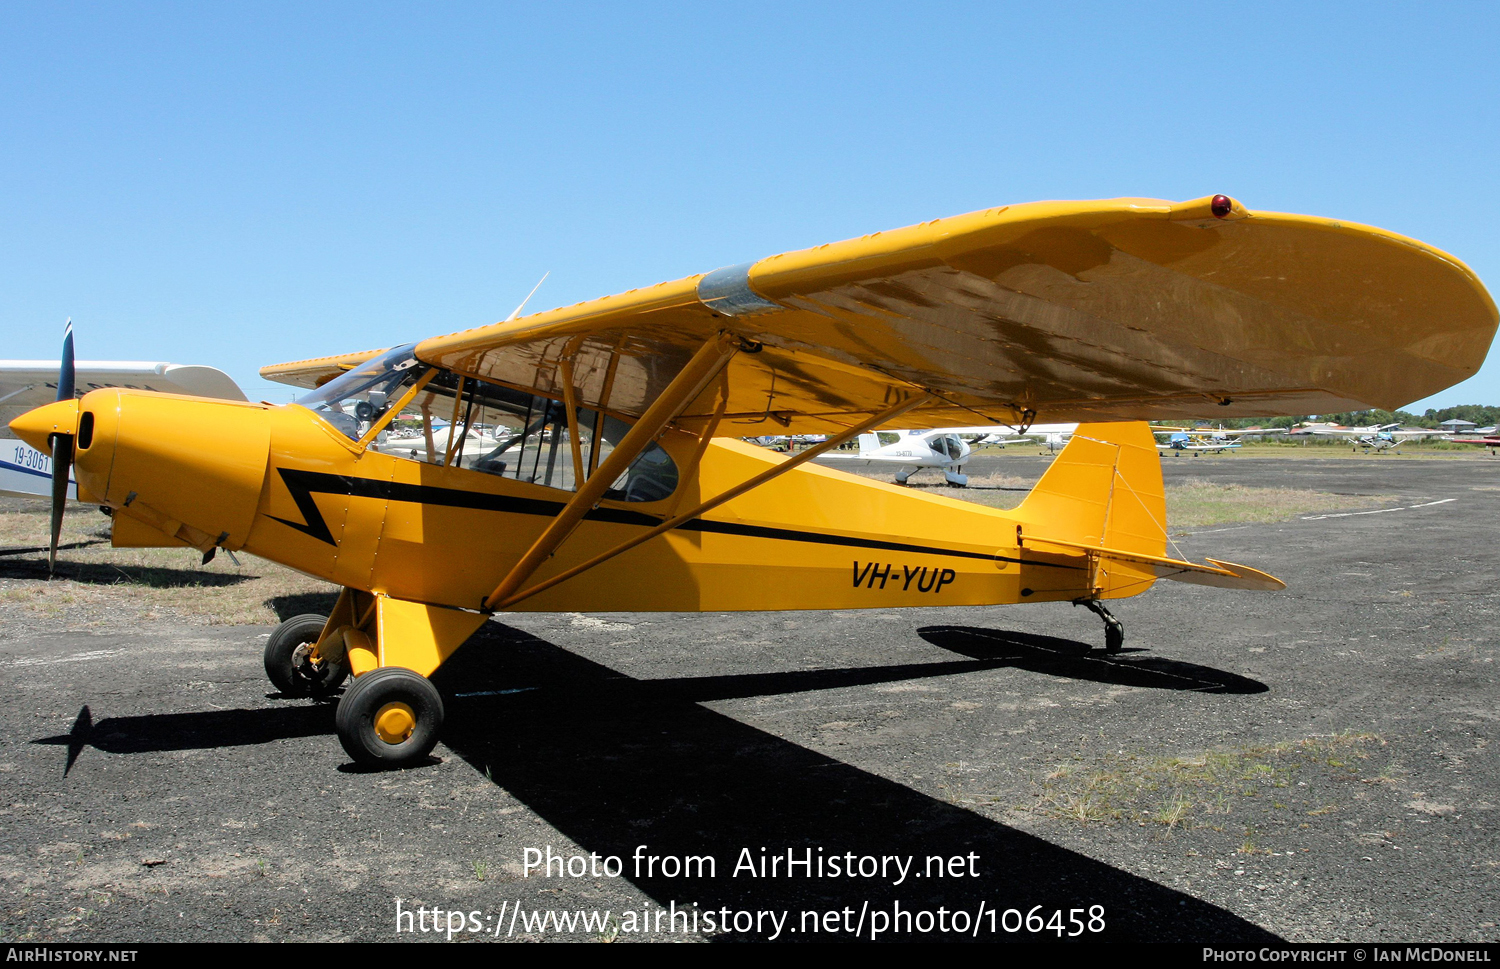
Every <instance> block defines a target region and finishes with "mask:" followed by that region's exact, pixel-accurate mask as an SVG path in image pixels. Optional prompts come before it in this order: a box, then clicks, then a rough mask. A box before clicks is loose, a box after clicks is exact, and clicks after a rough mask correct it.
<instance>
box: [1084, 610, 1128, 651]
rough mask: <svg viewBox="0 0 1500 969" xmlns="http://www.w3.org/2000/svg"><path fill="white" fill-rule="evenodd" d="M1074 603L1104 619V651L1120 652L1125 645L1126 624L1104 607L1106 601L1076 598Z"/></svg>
mask: <svg viewBox="0 0 1500 969" xmlns="http://www.w3.org/2000/svg"><path fill="white" fill-rule="evenodd" d="M1073 605H1075V606H1083V607H1085V608H1087V609H1088V611H1089V612H1092V613H1093V614H1094V615H1096V616H1098V617H1099V618H1100V619H1103V620H1104V651H1105V652H1106V653H1118V652H1119V651H1120V650H1121V649H1123V648H1124V647H1125V624H1124V623H1122V622H1120V620H1118V619H1116V618H1115V617H1114V613H1112V612H1110V611H1109V610H1108V609H1106V608H1104V603H1102V602H1100V601H1099V600H1098V599H1074V600H1073Z"/></svg>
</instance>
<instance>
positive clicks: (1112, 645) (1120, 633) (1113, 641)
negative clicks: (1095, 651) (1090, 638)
mask: <svg viewBox="0 0 1500 969" xmlns="http://www.w3.org/2000/svg"><path fill="white" fill-rule="evenodd" d="M1124 647H1125V627H1124V626H1122V625H1121V624H1120V623H1118V622H1106V623H1105V624H1104V651H1105V652H1107V653H1118V652H1119V651H1120V650H1121V649H1123V648H1124Z"/></svg>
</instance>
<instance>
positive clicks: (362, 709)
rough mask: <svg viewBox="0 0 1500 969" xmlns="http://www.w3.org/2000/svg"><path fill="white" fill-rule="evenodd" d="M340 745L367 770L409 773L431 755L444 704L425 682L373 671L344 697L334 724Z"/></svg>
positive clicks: (403, 672) (407, 673) (390, 669)
mask: <svg viewBox="0 0 1500 969" xmlns="http://www.w3.org/2000/svg"><path fill="white" fill-rule="evenodd" d="M333 722H334V726H335V727H336V728H337V729H338V732H339V743H341V744H343V746H344V752H345V753H347V754H348V755H349V756H350V757H353V758H354V760H355V762H356V763H359V764H363V765H364V766H366V767H405V766H406V765H408V764H413V763H416V762H417V761H419V760H421V759H422V758H424V757H426V756H427V755H428V754H429V753H431V752H432V747H433V745H434V744H436V743H437V739H438V731H439V730H441V729H442V726H443V698H442V697H441V696H440V695H439V694H438V691H437V687H435V686H433V685H432V683H431V681H429V680H428V679H427V677H425V676H419V675H418V674H416V673H413V672H412V671H411V670H407V669H402V668H400V667H397V666H387V667H385V668H383V669H378V670H371V671H370V672H368V673H366V674H364V675H363V676H360V677H357V678H356V679H355V680H354V685H353V686H351V687H349V689H348V690H347V691H345V693H344V696H343V698H342V699H341V700H339V707H338V710H337V712H335V714H334V718H333Z"/></svg>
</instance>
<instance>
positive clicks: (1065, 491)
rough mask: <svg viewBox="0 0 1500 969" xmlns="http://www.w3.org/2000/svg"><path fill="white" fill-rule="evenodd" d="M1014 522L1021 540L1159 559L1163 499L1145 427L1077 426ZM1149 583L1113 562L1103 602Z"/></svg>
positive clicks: (1137, 424)
mask: <svg viewBox="0 0 1500 969" xmlns="http://www.w3.org/2000/svg"><path fill="white" fill-rule="evenodd" d="M1014 515H1015V517H1016V520H1017V521H1018V522H1019V523H1020V524H1021V526H1022V531H1023V534H1024V535H1026V536H1034V537H1036V538H1039V539H1048V538H1051V539H1058V540H1061V541H1065V542H1076V543H1078V544H1080V545H1087V546H1093V547H1097V548H1102V549H1111V550H1116V551H1121V552H1135V553H1140V554H1145V555H1153V556H1160V555H1163V554H1165V552H1166V547H1167V530H1166V523H1167V508H1166V498H1165V496H1164V494H1163V489H1162V478H1161V459H1160V458H1159V457H1158V452H1157V450H1156V440H1155V438H1154V437H1153V436H1152V434H1151V429H1150V427H1149V426H1148V425H1147V424H1145V423H1144V422H1141V421H1135V422H1131V423H1119V424H1080V425H1079V427H1078V430H1077V432H1076V433H1074V435H1073V439H1072V440H1071V441H1070V442H1069V443H1068V446H1067V447H1065V448H1063V450H1062V453H1061V454H1059V455H1058V456H1057V458H1056V459H1055V460H1054V461H1053V462H1052V466H1051V467H1050V468H1048V469H1047V473H1046V474H1044V475H1042V480H1041V481H1038V482H1037V484H1036V487H1035V488H1033V489H1032V490H1031V494H1029V495H1027V497H1026V500H1025V501H1024V502H1022V503H1021V507H1019V508H1017V509H1016V511H1015V512H1014ZM1154 578H1155V574H1154V573H1147V572H1144V571H1141V570H1139V569H1136V568H1134V567H1132V566H1130V565H1128V564H1126V563H1123V562H1115V563H1112V564H1111V566H1110V569H1109V574H1108V575H1106V576H1102V577H1101V595H1102V596H1103V597H1110V595H1111V592H1112V591H1113V593H1114V594H1115V595H1119V594H1132V592H1136V591H1140V588H1141V585H1140V584H1141V582H1142V581H1145V582H1146V583H1148V584H1149V582H1150V581H1152V580H1154ZM1127 588H1129V589H1130V590H1131V591H1130V592H1127V591H1125V590H1126V589H1127Z"/></svg>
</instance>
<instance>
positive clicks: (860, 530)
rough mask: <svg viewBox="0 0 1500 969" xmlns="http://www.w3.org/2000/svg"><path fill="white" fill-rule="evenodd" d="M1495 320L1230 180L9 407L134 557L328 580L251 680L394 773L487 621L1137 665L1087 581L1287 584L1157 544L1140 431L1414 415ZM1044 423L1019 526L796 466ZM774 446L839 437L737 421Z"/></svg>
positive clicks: (1158, 490) (919, 233)
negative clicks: (453, 660)
mask: <svg viewBox="0 0 1500 969" xmlns="http://www.w3.org/2000/svg"><path fill="white" fill-rule="evenodd" d="M1496 322H1497V314H1496V308H1495V304H1494V302H1493V301H1492V300H1491V298H1490V296H1489V294H1488V293H1487V292H1486V291H1485V289H1484V287H1483V285H1482V284H1481V283H1480V282H1479V280H1478V279H1477V278H1476V277H1475V276H1474V274H1473V273H1472V272H1471V271H1470V270H1469V269H1468V268H1467V267H1465V266H1464V265H1463V264H1462V263H1460V262H1459V261H1457V260H1456V259H1454V258H1453V257H1451V256H1448V255H1446V254H1444V253H1442V252H1439V251H1437V250H1435V249H1433V248H1431V247H1429V246H1426V245H1423V244H1422V243H1419V242H1416V241H1414V240H1411V239H1407V238H1403V237H1401V236H1397V235H1394V234H1391V233H1388V232H1384V231H1382V230H1378V229H1372V228H1368V227H1365V226H1358V225H1351V224H1348V223H1343V222H1337V221H1332V220H1327V219H1318V218H1310V217H1306V216H1297V215H1282V214H1276V213H1268V212H1250V211H1247V210H1246V209H1245V208H1244V207H1243V206H1242V205H1240V204H1239V203H1238V202H1235V201H1233V200H1231V199H1229V198H1227V197H1225V196H1214V197H1211V198H1203V199H1197V200H1194V201H1189V202H1182V203H1175V204H1174V203H1170V202H1163V201H1157V200H1151V199H1116V200H1107V201H1094V202H1040V203H1034V204H1030V205H1014V206H1006V207H1002V208H995V209H987V210H985V211H982V212H975V213H971V214H968V215H962V216H957V217H953V218H947V219H938V220H934V221H932V222H926V223H923V224H921V225H916V226H911V227H908V228H904V229H898V230H895V231H892V232H878V233H875V234H873V235H869V236H865V237H863V238H860V239H854V240H850V241H846V242H841V243H835V244H830V245H824V246H818V247H816V248H813V249H808V250H804V251H800V252H789V253H784V254H782V255H778V256H772V257H770V258H768V259H762V260H760V261H759V262H755V263H751V264H746V265H742V266H735V267H731V268H727V269H720V270H717V271H715V272H711V273H708V274H706V275H700V276H692V277H689V278H687V279H681V280H677V281H675V282H668V283H662V284H660V285H657V286H653V287H650V288H646V289H639V290H631V291H630V292H627V293H622V294H620V295H617V296H610V297H607V298H604V299H599V300H594V301H591V302H586V303H580V304H578V305H575V306H570V307H565V308H561V309H556V310H550V311H547V312H543V313H538V314H534V315H531V316H527V317H522V318H520V319H510V320H506V321H503V322H501V323H497V324H494V325H492V326H486V327H480V328H478V329H473V330H467V331H464V332H460V333H454V334H450V335H448V336H439V337H434V338H432V339H429V340H424V341H422V342H421V343H416V344H412V345H409V346H403V347H397V348H394V349H388V350H382V351H373V352H365V353H355V354H349V355H345V356H338V357H325V358H321V359H316V360H308V361H303V362H300V363H290V364H282V365H278V366H273V367H267V368H266V369H265V370H263V371H262V373H263V374H265V375H266V376H268V377H270V378H273V379H278V380H282V381H286V382H289V383H293V384H300V385H304V386H307V387H309V388H311V389H310V392H309V393H308V394H307V395H306V396H304V397H302V398H300V399H299V400H298V401H297V402H296V403H294V404H291V405H286V406H273V405H270V404H248V403H232V402H226V401H220V400H207V399H191V398H181V397H171V396H166V395H161V394H152V393H148V392H137V391H130V390H121V389H108V390H98V391H94V392H92V393H90V394H87V395H86V396H84V397H83V398H82V399H81V400H78V401H75V400H73V399H72V398H71V394H69V395H68V398H67V399H62V400H60V401H59V402H58V403H55V404H49V405H47V406H45V407H41V408H38V409H37V410H34V411H31V412H29V413H27V414H25V415H23V416H21V417H20V418H17V419H16V420H15V421H13V422H12V424H11V428H12V430H13V431H14V432H15V433H16V434H17V436H19V437H21V438H23V439H25V440H26V441H28V442H29V443H31V444H32V445H33V446H35V447H37V448H43V447H46V446H51V447H52V448H53V453H54V456H55V458H56V460H55V461H54V467H55V468H57V469H59V470H60V473H62V474H63V475H64V477H66V472H67V469H68V466H69V465H70V464H72V465H73V466H74V468H75V471H76V476H77V480H78V484H79V491H80V494H81V496H82V497H83V498H84V499H85V500H89V501H92V502H96V503H98V504H100V505H103V506H104V507H105V508H106V509H108V510H109V511H110V512H111V513H112V515H113V518H114V525H113V536H114V539H113V540H114V544H115V545H117V546H169V545H182V546H191V547H193V548H196V549H198V550H200V551H201V552H203V554H204V555H205V557H208V556H212V555H213V554H214V553H215V552H216V551H217V550H218V549H219V548H224V549H228V550H231V551H234V550H240V549H243V550H245V551H248V552H252V553H254V554H256V555H259V556H262V557H264V558H267V559H271V560H273V561H276V562H281V563H283V564H285V565H288V566H290V567H292V568H295V569H298V570H299V571H302V572H304V573H307V574H309V575H314V576H318V577H321V578H324V579H327V580H329V581H331V582H334V583H337V584H339V585H340V586H342V587H343V590H344V591H343V593H342V594H341V595H340V597H339V600H338V603H337V605H336V606H335V607H334V609H333V612H332V615H330V616H328V617H322V616H313V617H298V618H295V619H292V620H289V621H288V622H286V623H283V624H282V626H281V627H279V628H278V629H277V631H276V632H275V633H274V634H273V635H272V637H271V638H270V641H269V643H268V645H267V648H266V656H265V660H266V669H267V673H268V675H269V676H270V678H271V680H272V682H273V683H274V684H275V685H276V686H277V687H279V688H280V689H281V691H282V693H283V694H285V695H289V696H297V695H308V694H328V693H331V692H332V691H333V690H335V689H336V688H337V687H338V686H339V685H340V683H341V682H342V681H343V680H344V678H345V677H346V676H348V675H350V674H352V675H353V676H354V680H353V682H352V684H351V685H350V686H349V688H348V689H347V690H346V691H345V692H344V694H343V695H342V697H341V698H340V699H339V705H338V709H337V716H336V723H337V728H338V734H339V739H340V741H341V742H342V744H343V746H344V748H345V749H346V750H347V751H348V753H349V754H350V756H351V757H353V758H354V759H355V760H356V761H358V762H361V763H364V764H372V765H399V764H407V763H411V762H413V761H415V760H419V759H421V758H424V757H425V756H426V755H427V754H428V752H429V751H430V750H431V748H432V746H433V744H434V743H435V741H436V738H437V734H438V730H439V728H440V726H441V723H442V717H443V703H442V699H441V697H440V696H439V694H438V692H437V691H436V689H435V688H434V687H433V686H432V685H431V683H430V682H429V680H428V679H427V677H428V676H429V675H430V674H431V673H432V672H433V671H434V670H435V669H437V668H438V666H439V665H440V664H441V663H443V662H444V660H446V659H447V657H448V656H449V655H451V654H452V653H453V651H454V650H456V649H457V648H458V647H459V646H460V645H462V644H463V642H464V641H465V640H466V639H467V638H468V637H469V636H470V635H471V634H472V633H473V632H474V631H475V630H476V629H477V628H478V627H479V626H480V625H481V624H483V623H484V622H485V621H486V619H487V618H488V617H489V616H490V615H491V614H493V613H495V612H500V611H506V610H535V611H570V612H578V611H581V612H587V611H660V610H668V611H692V610H705V611H708V610H712V611H719V610H766V609H851V608H886V607H892V606H922V605H975V606H980V605H995V604H1002V603H1020V602H1056V601H1067V602H1073V603H1075V604H1079V605H1084V606H1087V607H1089V608H1090V609H1091V610H1093V611H1095V612H1096V613H1098V614H1099V615H1100V617H1101V618H1102V619H1103V620H1104V621H1105V623H1106V647H1107V648H1109V649H1118V648H1119V646H1120V643H1121V641H1122V639H1123V633H1122V630H1121V627H1120V625H1119V623H1118V621H1116V620H1115V619H1114V617H1113V616H1111V615H1110V613H1109V611H1108V610H1107V609H1106V608H1105V606H1104V604H1103V603H1104V602H1105V601H1106V600H1110V599H1116V598H1122V597H1126V596H1133V595H1137V594H1139V593H1140V592H1143V591H1145V590H1146V589H1147V588H1149V587H1150V586H1151V585H1152V583H1153V582H1154V581H1155V580H1156V579H1159V578H1170V579H1176V580H1179V581H1186V582H1194V583H1198V584H1202V585H1210V586H1219V587H1223V588H1236V589H1279V588H1283V585H1282V583H1281V582H1280V581H1278V580H1277V579H1275V578H1273V577H1271V576H1269V575H1267V574H1266V573H1264V572H1260V571H1257V570H1255V569H1252V568H1247V567H1245V566H1241V565H1235V564H1232V563H1228V562H1219V561H1215V560H1212V559H1210V560H1208V561H1207V562H1203V563H1195V562H1189V561H1186V560H1184V559H1182V558H1181V557H1173V556H1170V555H1168V554H1167V553H1168V547H1167V545H1168V542H1167V534H1166V527H1165V526H1166V515H1165V503H1164V500H1163V492H1162V477H1161V470H1160V466H1159V461H1158V459H1157V450H1156V446H1155V442H1154V439H1153V437H1152V433H1151V429H1150V428H1149V427H1148V426H1147V425H1146V424H1145V423H1143V421H1145V420H1147V419H1177V420H1181V419H1185V418H1190V417H1193V416H1196V415H1198V414H1201V413H1202V412H1203V410H1204V408H1205V405H1209V404H1211V405H1213V406H1215V407H1217V408H1219V409H1220V411H1221V413H1222V414H1223V416H1224V417H1258V416H1270V415H1276V414H1289V413H1292V414H1296V413H1329V412H1333V411H1351V410H1361V409H1365V408H1370V407H1379V408H1385V409H1388V410H1394V409H1395V408H1397V407H1399V406H1401V405H1403V404H1405V403H1407V402H1409V401H1412V400H1415V399H1418V398H1421V397H1424V396H1427V395H1429V394H1432V393H1434V392H1436V391H1438V390H1440V389H1442V388H1444V387H1447V386H1449V385H1451V384H1453V383H1456V382H1457V381H1459V380H1462V379H1464V378H1466V377H1468V376H1471V375H1472V374H1473V373H1474V372H1475V371H1476V370H1477V369H1478V367H1479V365H1480V363H1481V361H1483V359H1484V356H1485V353H1486V350H1487V349H1488V347H1489V345H1490V341H1491V340H1492V338H1493V337H1494V333H1495V329H1496ZM398 416H400V419H401V423H402V426H401V428H400V431H399V434H393V433H392V428H393V422H394V421H395V420H396V419H397V417H398ZM1038 418H1045V419H1046V420H1048V421H1054V422H1071V421H1079V422H1083V423H1081V425H1080V426H1079V428H1078V431H1077V433H1076V434H1075V435H1074V436H1073V438H1072V441H1071V442H1070V443H1069V444H1068V446H1067V447H1066V449H1065V450H1064V451H1063V453H1062V454H1061V455H1060V456H1059V457H1058V459H1057V460H1056V461H1055V462H1054V463H1053V464H1052V466H1051V467H1050V468H1049V470H1048V471H1047V473H1046V475H1045V476H1044V477H1043V478H1042V479H1041V481H1040V482H1039V483H1038V484H1037V486H1036V488H1035V489H1034V491H1033V492H1032V493H1031V494H1030V495H1029V496H1028V497H1027V499H1026V500H1025V502H1024V503H1023V504H1022V505H1021V506H1020V507H1019V508H1017V509H1015V510H1013V511H996V510H992V509H988V508H984V507H980V506H978V505H974V504H968V503H964V502H959V501H955V500H951V499H947V498H943V497H939V496H935V495H928V494H917V493H913V492H911V491H908V490H905V489H902V488H898V487H895V486H892V485H887V484H883V483H880V482H875V481H871V480H868V479H863V478H856V477H851V476H848V475H845V474H841V473H839V472H836V471H833V470H830V469H826V468H822V467H818V466H815V465H812V464H809V463H808V462H809V461H810V459H812V458H814V457H817V456H818V455H819V454H822V453H824V452H825V451H827V450H829V449H831V448H835V447H837V446H838V445H840V444H842V443H844V442H845V441H849V440H852V439H854V438H855V437H857V436H858V435H859V434H861V433H864V432H867V431H871V430H874V429H876V428H880V427H885V426H894V427H902V428H936V427H950V426H956V425H992V424H1010V425H1029V424H1031V423H1032V422H1033V421H1035V420H1037V419H1038ZM475 428H489V429H490V430H489V431H488V432H487V434H488V437H487V438H485V437H482V436H479V435H475V434H474V433H472V431H473V430H474V429H475ZM767 432H769V433H781V434H808V435H812V434H823V435H826V436H827V439H826V440H825V441H824V442H823V443H821V444H818V445H816V446H813V447H809V448H807V449H805V450H803V451H801V452H799V453H797V454H795V455H792V456H783V455H777V454H774V453H772V452H769V451H767V450H765V449H762V448H758V447H754V446H752V445H749V444H745V443H742V442H741V441H739V440H738V438H742V437H746V436H752V435H755V434H763V433H767ZM392 437H396V438H398V439H399V440H400V441H401V442H402V443H401V444H400V446H399V447H394V446H393V447H391V448H390V449H389V450H382V447H383V444H382V441H388V440H391V439H392ZM481 440H482V441H483V442H484V443H482V444H476V443H474V442H476V441H481ZM55 535H56V532H55V530H54V548H55V543H56V538H55ZM54 554H55V552H54Z"/></svg>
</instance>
